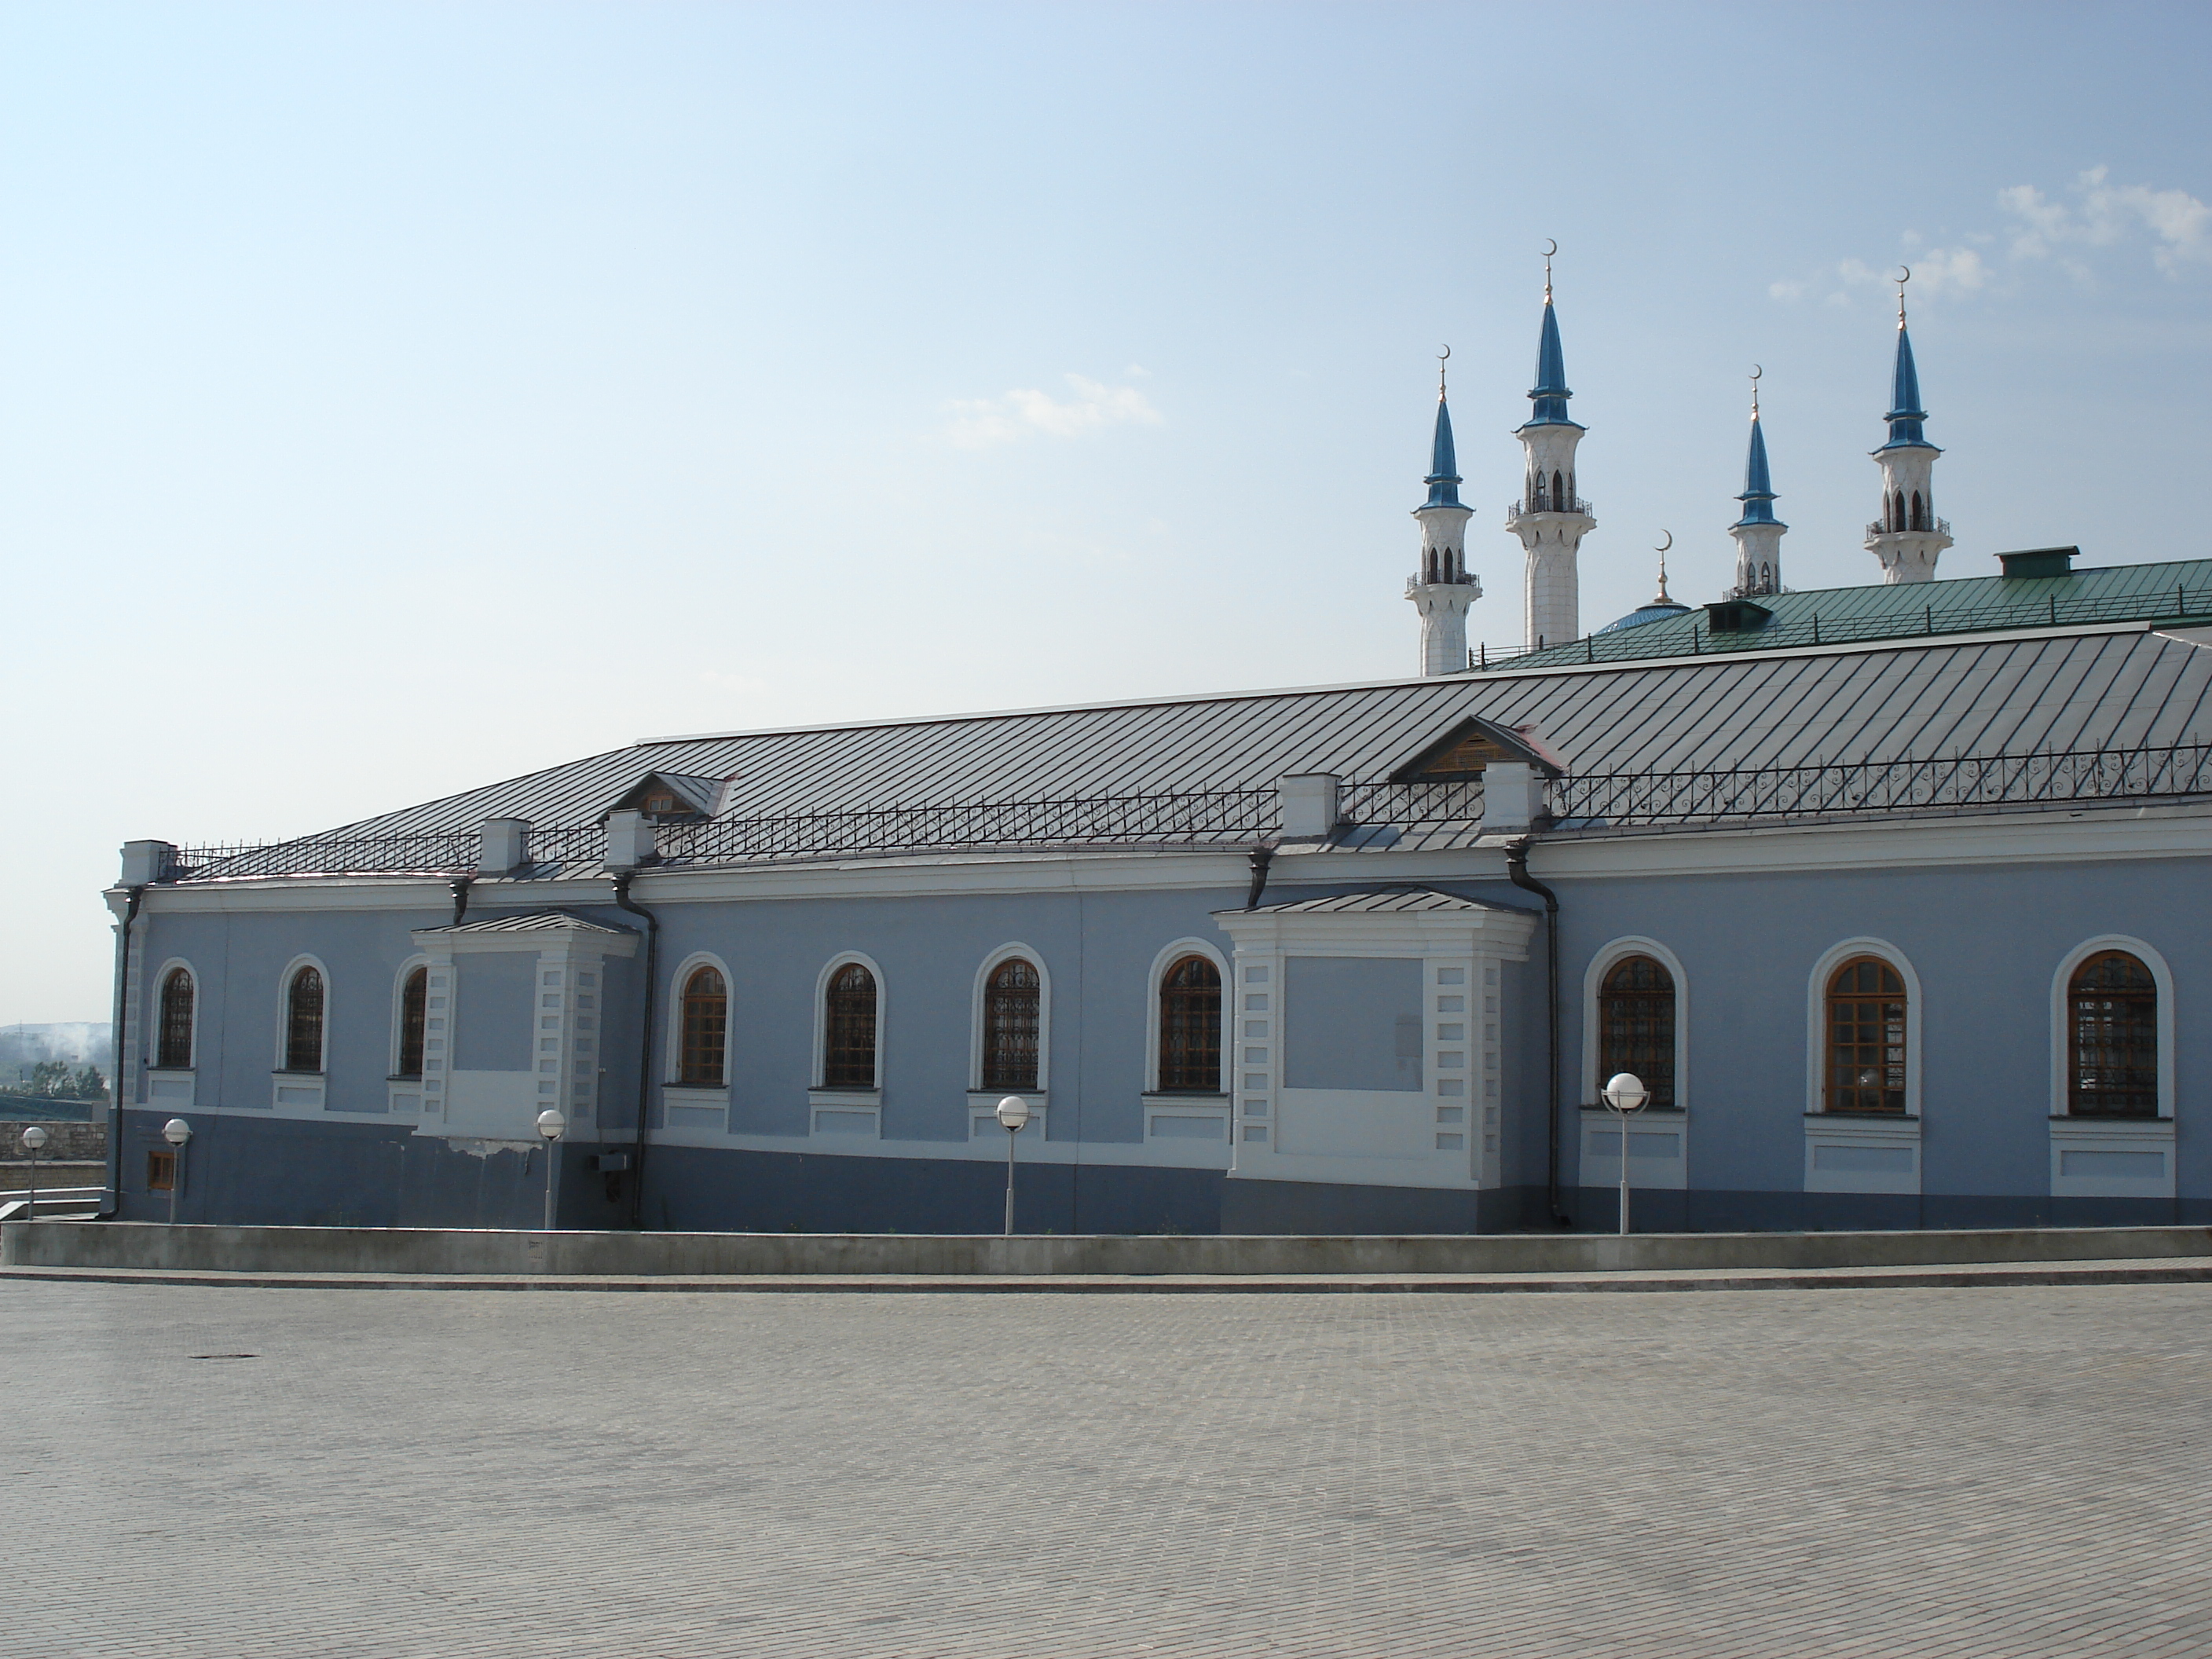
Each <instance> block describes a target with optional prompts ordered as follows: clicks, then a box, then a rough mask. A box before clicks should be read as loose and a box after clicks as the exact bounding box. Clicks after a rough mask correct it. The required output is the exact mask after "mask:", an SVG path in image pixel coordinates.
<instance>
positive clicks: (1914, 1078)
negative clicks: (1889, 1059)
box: [1804, 938, 1924, 1194]
mask: <svg viewBox="0 0 2212 1659" xmlns="http://www.w3.org/2000/svg"><path fill="white" fill-rule="evenodd" d="M1852 957H1877V958H1879V959H1880V960H1881V961H1883V962H1886V963H1888V964H1889V965H1890V966H1891V967H1893V968H1894V969H1897V975H1898V977H1899V979H1901V980H1903V981H1905V1112H1904V1115H1902V1116H1900V1117H1891V1116H1888V1115H1876V1114H1848V1115H1847V1114H1844V1113H1840V1112H1831V1111H1829V1110H1828V1109H1827V1104H1828V1102H1827V1096H1826V1090H1825V1087H1824V1085H1825V1081H1826V1075H1827V1066H1828V981H1829V980H1830V979H1831V978H1832V977H1833V976H1834V974H1835V972H1836V970H1837V969H1838V968H1840V967H1842V966H1843V965H1844V963H1846V962H1848V961H1850V959H1851V958H1852ZM1923 1018H1924V1012H1923V1007H1922V1004H1921V993H1920V975H1918V974H1917V973H1915V972H1913V970H1912V963H1911V961H1910V960H1908V959H1907V957H1905V952H1904V951H1900V950H1899V949H1898V948H1897V947H1896V946H1895V945H1892V944H1890V943H1889V941H1888V940H1887V939H1870V938H1869V939H1844V940H1843V941H1842V942H1841V943H1840V944H1838V945H1832V946H1831V947H1830V948H1829V949H1828V950H1827V951H1825V952H1823V953H1822V955H1821V957H1820V960H1819V961H1818V962H1816V963H1814V964H1813V972H1812V976H1811V977H1810V979H1808V981H1806V996H1805V1116H1804V1124H1805V1190H1806V1191H1807V1192H1808V1193H1890V1194H1914V1193H1917V1192H1918V1191H1919V1190H1920V1181H1921V1168H1922V1164H1921V1156H1920V1142H1921V1133H1920V1132H1921V1127H1922V1124H1921V1110H1920V1042H1921V1021H1922V1019H1923ZM1824 1146H1827V1147H1850V1148H1871V1149H1881V1150H1886V1151H1898V1150H1902V1151H1905V1152H1907V1153H1908V1154H1909V1158H1908V1161H1909V1162H1910V1164H1911V1170H1910V1171H1909V1172H1908V1171H1906V1170H1837V1169H1827V1170H1823V1169H1821V1168H1820V1167H1819V1164H1820V1157H1819V1154H1820V1149H1821V1148H1822V1147H1824Z"/></svg>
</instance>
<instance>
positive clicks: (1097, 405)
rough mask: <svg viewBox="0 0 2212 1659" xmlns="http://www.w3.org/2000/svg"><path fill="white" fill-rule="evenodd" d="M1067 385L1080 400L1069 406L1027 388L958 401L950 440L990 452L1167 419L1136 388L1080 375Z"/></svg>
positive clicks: (949, 406) (952, 407)
mask: <svg viewBox="0 0 2212 1659" xmlns="http://www.w3.org/2000/svg"><path fill="white" fill-rule="evenodd" d="M1066 379H1067V384H1068V385H1069V386H1070V387H1072V388H1073V391H1074V393H1075V395H1074V396H1073V397H1072V398H1067V399H1066V401H1064V402H1063V401H1061V400H1059V399H1056V398H1053V397H1052V396H1051V395H1050V394H1049V393H1048V392H1039V391H1036V390H1034V389H1029V388H1023V387H1016V388H1015V389H1014V390H1013V391H1011V392H1007V393H1006V394H1005V395H1004V396H1003V397H998V398H957V399H955V400H954V401H953V402H951V403H950V404H946V405H945V410H946V413H947V414H949V415H950V416H951V423H950V424H949V425H948V426H947V427H946V428H945V436H946V437H947V438H948V439H950V440H951V441H952V442H953V443H955V444H957V445H959V446H960V447H962V448H963V449H987V448H989V447H991V446H992V445H994V444H1009V443H1015V442H1018V441H1020V440H1022V439H1024V438H1033V437H1036V436H1037V435H1039V434H1042V435H1045V436H1047V437H1053V438H1079V437H1081V436H1083V435H1085V433H1090V432H1097V431H1098V430H1100V429H1101V428H1105V427H1109V426H1158V424H1159V423H1160V422H1161V421H1162V420H1163V419H1164V416H1162V415H1161V414H1160V411H1159V410H1157V409H1155V408H1153V407H1152V399H1151V398H1147V397H1146V396H1145V394H1144V393H1143V392H1139V390H1137V388H1136V387H1134V386H1107V385H1104V384H1103V383H1102V382H1100V381H1097V380H1086V379H1085V377H1084V376H1082V375H1080V374H1070V375H1068V376H1067V377H1066Z"/></svg>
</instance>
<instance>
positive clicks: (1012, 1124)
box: [998, 1095, 1030, 1238]
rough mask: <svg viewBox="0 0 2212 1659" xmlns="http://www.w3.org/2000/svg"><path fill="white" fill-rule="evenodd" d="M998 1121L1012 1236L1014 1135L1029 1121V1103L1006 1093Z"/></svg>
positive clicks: (1007, 1209) (1009, 1232)
mask: <svg viewBox="0 0 2212 1659" xmlns="http://www.w3.org/2000/svg"><path fill="white" fill-rule="evenodd" d="M998 1118H999V1121H1000V1123H1002V1124H1004V1125H1005V1126H1006V1237H1008V1238H1012V1237H1013V1236H1014V1137H1015V1136H1016V1135H1018V1134H1019V1133H1021V1132H1022V1128H1023V1126H1024V1125H1025V1124H1027V1123H1028V1122H1029V1121H1030V1103H1029V1102H1027V1101H1026V1100H1024V1099H1023V1098H1022V1097H1020V1096H1019V1095H1008V1096H1007V1097H1006V1098H1005V1099H1004V1100H1002V1101H1000V1103H999V1110H998Z"/></svg>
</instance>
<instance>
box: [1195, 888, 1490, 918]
mask: <svg viewBox="0 0 2212 1659" xmlns="http://www.w3.org/2000/svg"><path fill="white" fill-rule="evenodd" d="M1514 908H1517V907H1516V906H1513V905H1510V904H1489V903H1486V902H1484V901H1482V900H1481V899H1471V898H1462V897H1460V896H1459V895H1458V894H1456V893H1439V892H1437V890H1435V889H1433V888H1429V887H1381V888H1376V889H1374V890H1370V891H1368V892H1364V893H1338V894H1336V895H1334V896H1332V897H1329V898H1313V899H1297V900H1293V901H1291V902H1289V903H1285V904H1263V905H1261V906H1260V907H1259V908H1257V909H1255V910H1240V911H1238V912H1237V913H1236V914H1237V915H1253V916H1278V915H1379V914H1383V913H1385V912H1402V911H1408V910H1511V909H1514Z"/></svg>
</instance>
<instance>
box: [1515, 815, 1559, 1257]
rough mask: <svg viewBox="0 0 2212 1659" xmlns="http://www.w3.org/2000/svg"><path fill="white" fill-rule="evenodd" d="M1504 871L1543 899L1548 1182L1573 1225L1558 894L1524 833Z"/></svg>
mask: <svg viewBox="0 0 2212 1659" xmlns="http://www.w3.org/2000/svg"><path fill="white" fill-rule="evenodd" d="M1505 873H1506V874H1507V875H1508V876H1510V877H1511V878H1512V879H1513V884H1514V885H1515V886H1516V887H1525V888H1526V889H1528V891H1530V892H1532V893H1534V894H1535V895H1536V896H1537V897H1539V898H1541V899H1542V900H1543V901H1544V975H1545V980H1546V991H1547V994H1546V997H1545V1014H1546V1021H1545V1024H1546V1030H1547V1039H1546V1043H1545V1047H1546V1048H1547V1051H1548V1052H1547V1062H1546V1069H1547V1072H1548V1073H1550V1076H1549V1079H1548V1080H1549V1083H1550V1085H1551V1087H1550V1091H1549V1101H1550V1106H1549V1117H1548V1124H1549V1129H1550V1139H1551V1147H1550V1158H1549V1162H1548V1166H1547V1187H1548V1188H1549V1194H1548V1196H1549V1201H1550V1204H1551V1207H1552V1220H1553V1223H1555V1224H1556V1225H1559V1226H1562V1227H1571V1226H1572V1225H1574V1218H1572V1217H1571V1216H1570V1215H1568V1213H1567V1212H1566V1208H1565V1206H1564V1205H1563V1204H1562V1203H1561V1202H1560V1201H1559V895H1558V894H1557V893H1555V892H1553V890H1551V889H1550V888H1548V887H1547V886H1545V885H1544V884H1543V883H1542V882H1541V881H1539V880H1537V879H1536V878H1535V877H1534V876H1532V875H1530V874H1529V873H1528V837H1527V836H1522V838H1521V839H1520V840H1518V841H1516V842H1513V843H1512V844H1511V845H1510V846H1509V847H1508V848H1506V849H1505Z"/></svg>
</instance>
